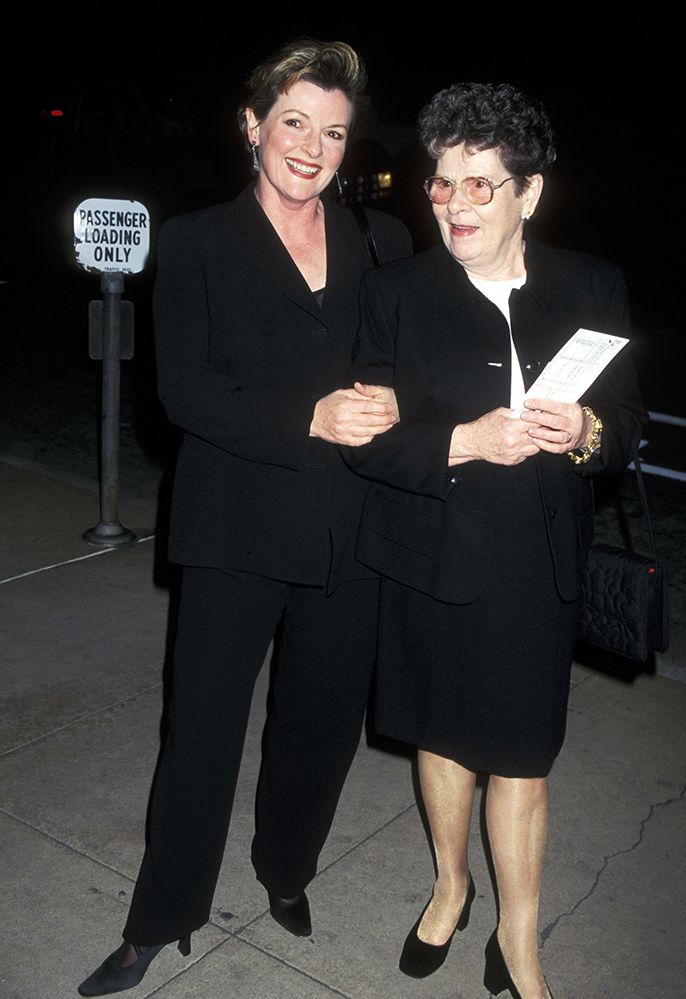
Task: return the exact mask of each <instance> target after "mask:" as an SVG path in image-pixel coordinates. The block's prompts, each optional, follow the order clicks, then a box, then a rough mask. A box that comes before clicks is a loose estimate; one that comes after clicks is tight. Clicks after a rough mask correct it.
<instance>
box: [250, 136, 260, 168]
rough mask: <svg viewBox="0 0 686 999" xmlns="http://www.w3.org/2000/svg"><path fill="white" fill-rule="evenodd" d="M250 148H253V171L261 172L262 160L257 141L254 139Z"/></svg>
mask: <svg viewBox="0 0 686 999" xmlns="http://www.w3.org/2000/svg"><path fill="white" fill-rule="evenodd" d="M250 148H251V149H252V172H253V173H259V172H260V161H259V159H258V157H257V143H256V142H255V141H254V140H253V141H252V142H251V143H250Z"/></svg>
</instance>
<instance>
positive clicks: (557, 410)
mask: <svg viewBox="0 0 686 999" xmlns="http://www.w3.org/2000/svg"><path fill="white" fill-rule="evenodd" d="M587 436H588V426H587V419H586V416H585V414H584V412H583V410H582V409H581V406H579V404H578V403H569V402H555V401H554V400H552V399H527V400H526V402H525V403H524V408H523V409H522V411H521V412H520V413H518V414H516V415H514V414H513V412H512V410H511V409H506V408H504V407H502V406H501V407H499V408H498V409H493V410H491V411H490V412H489V413H485V414H484V415H483V416H481V417H479V419H478V420H474V422H473V423H462V424H458V426H456V427H455V429H454V430H453V434H452V438H451V443H450V453H449V456H448V464H449V465H460V464H463V463H464V462H467V461H475V460H481V461H490V462H493V463H494V464H497V465H518V464H520V463H521V462H522V461H526V459H527V458H530V457H531V456H532V455H534V454H538V452H539V451H548V452H549V453H551V454H565V453H566V452H567V451H572V450H574V448H577V447H579V446H580V445H581V444H582V443H583V442H584V441H585V440H586V438H587Z"/></svg>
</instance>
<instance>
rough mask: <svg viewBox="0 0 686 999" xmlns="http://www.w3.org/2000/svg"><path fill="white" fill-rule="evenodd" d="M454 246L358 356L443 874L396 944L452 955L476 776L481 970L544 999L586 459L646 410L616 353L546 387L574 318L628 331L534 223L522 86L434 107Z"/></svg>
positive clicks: (380, 319)
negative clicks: (387, 422)
mask: <svg viewBox="0 0 686 999" xmlns="http://www.w3.org/2000/svg"><path fill="white" fill-rule="evenodd" d="M419 125H420V134H421V137H422V140H423V142H424V144H425V146H426V148H427V150H428V151H429V153H430V154H431V155H432V156H434V157H435V158H436V161H437V162H436V168H435V175H434V176H432V177H429V178H428V180H427V181H426V182H425V185H424V188H425V191H426V193H427V195H428V197H429V200H430V202H431V206H432V209H433V213H434V217H435V219H436V222H437V224H438V228H439V231H440V235H441V240H442V243H441V245H440V246H438V247H436V248H434V249H432V250H430V251H429V252H427V253H424V254H421V255H419V256H417V257H414V258H412V259H409V260H406V261H399V262H396V263H392V264H389V265H388V266H387V267H383V268H381V269H380V270H378V271H373V272H369V273H368V274H367V275H366V277H365V280H364V282H363V314H364V319H363V326H362V331H361V334H360V338H359V342H358V345H357V348H356V356H355V364H354V369H355V375H356V377H357V378H359V379H360V380H361V381H364V382H370V383H374V384H385V385H389V386H390V385H392V386H393V387H394V388H395V392H396V395H397V399H398V405H399V410H400V423H399V424H398V425H397V426H395V427H394V428H393V429H392V430H389V432H388V433H387V434H384V435H381V436H379V437H376V438H375V439H374V440H373V441H372V442H370V443H368V444H366V445H365V446H364V447H361V448H357V449H354V453H353V450H352V449H350V450H349V452H348V459H349V461H350V463H351V464H352V465H353V467H355V469H356V470H357V471H358V472H359V473H361V474H362V475H364V476H366V477H367V478H369V479H371V480H373V485H372V486H371V488H370V492H369V495H368V498H367V502H366V507H365V511H364V515H363V519H362V524H361V528H360V533H359V537H358V546H357V556H358V558H359V559H360V560H361V561H363V562H364V563H365V564H367V565H369V566H371V567H373V568H374V569H376V570H377V571H378V572H379V573H381V574H382V576H383V577H384V578H383V581H382V595H381V617H380V631H379V656H378V670H379V689H378V704H377V715H376V722H377V727H378V728H379V730H380V731H381V732H382V733H384V734H386V735H389V736H392V737H395V738H397V739H401V740H404V741H407V742H410V743H414V744H415V745H417V746H418V747H419V759H418V766H419V776H420V783H421V790H422V796H423V799H424V804H425V806H426V810H427V813H428V818H429V823H430V828H431V836H432V840H433V848H434V852H435V861H436V868H437V878H436V882H435V885H434V889H433V894H432V896H431V898H430V900H429V902H428V904H427V905H426V907H425V908H424V910H423V912H422V913H421V915H420V917H419V918H418V920H417V922H416V923H415V925H414V926H413V928H412V930H411V931H410V933H409V935H408V937H407V939H406V941H405V946H404V948H403V951H402V956H401V959H400V968H401V970H402V971H404V972H405V973H406V974H408V975H412V976H415V977H424V976H426V975H429V974H431V973H432V972H433V971H435V970H436V969H437V968H438V967H439V966H440V965H441V964H442V963H443V962H444V960H445V958H446V955H447V953H448V948H449V947H450V944H451V941H452V938H453V935H454V933H455V930H456V929H459V930H462V929H464V927H465V926H466V925H467V921H468V918H469V910H470V906H471V904H472V901H473V899H474V897H475V887H474V883H473V881H472V878H471V875H470V871H469V865H468V859H467V847H468V836H469V828H470V819H471V813H472V804H473V798H474V788H475V781H476V775H477V773H479V772H482V773H486V774H488V775H489V780H488V789H487V792H486V819H487V825H488V833H489V839H490V846H491V850H492V855H493V860H494V866H495V874H496V879H497V889H498V902H499V920H498V927H497V930H496V931H495V932H494V933H493V935H492V936H491V938H490V940H489V941H488V944H487V946H486V952H485V960H486V966H485V975H484V984H485V985H486V987H487V988H488V989H490V991H491V992H492V993H494V994H496V995H497V994H499V993H500V992H502V991H504V990H506V989H509V992H510V994H511V996H513V997H519V999H550V995H551V994H550V990H549V989H548V986H547V984H546V981H545V978H544V976H543V972H542V969H541V965H540V961H539V953H538V938H537V914H538V903H539V889H540V882H541V870H542V864H543V853H544V846H545V841H546V831H547V824H548V782H547V778H548V773H549V771H550V769H551V767H552V764H553V761H554V759H555V757H556V756H557V754H558V753H559V751H560V748H561V746H562V741H563V737H564V732H565V718H566V708H567V697H568V688H569V673H570V664H571V659H572V653H573V648H574V636H575V629H576V619H577V611H578V602H579V594H580V586H581V574H582V571H583V567H584V561H585V557H586V552H587V550H588V547H589V544H590V541H591V534H592V497H591V483H590V478H589V477H590V476H591V475H593V474H595V473H597V472H600V471H604V470H608V469H609V470H619V469H622V468H623V467H624V466H625V465H626V462H627V460H628V458H627V456H628V454H629V450H630V446H631V443H632V440H633V439H634V437H635V434H636V431H637V427H638V426H639V421H640V417H641V413H642V407H641V402H640V399H639V396H638V393H637V389H636V385H635V379H634V375H633V372H632V368H631V366H630V364H629V363H628V362H627V360H626V359H625V358H624V357H622V355H620V356H619V357H618V358H617V359H615V361H614V362H613V363H612V364H611V365H610V367H609V368H608V369H607V370H606V372H605V373H604V374H603V375H602V376H601V377H600V378H599V379H598V380H597V381H596V383H595V384H594V385H593V386H592V388H591V389H590V390H589V391H588V393H587V395H586V396H585V397H584V398H583V399H582V400H581V404H579V403H562V402H555V401H553V400H550V399H542V398H529V397H527V395H526V393H527V390H528V388H529V387H530V386H531V384H532V383H533V381H534V380H535V377H536V375H537V374H538V373H539V371H540V370H541V368H542V366H544V365H545V364H546V362H547V361H549V360H550V359H551V358H552V357H553V355H554V354H555V353H556V352H557V351H558V350H559V348H560V347H561V346H562V345H563V344H564V343H565V342H566V340H567V339H568V338H569V337H570V336H571V335H572V334H573V333H574V332H575V331H576V330H577V329H579V328H582V327H583V328H590V329H594V330H599V331H602V332H606V333H614V334H620V335H623V334H626V332H627V329H628V312H627V298H626V291H625V286H624V281H623V278H622V275H621V273H620V272H619V270H618V269H617V268H616V267H614V266H613V265H611V264H609V263H605V262H604V261H601V260H597V259H595V258H593V257H589V256H586V255H584V254H581V253H573V252H569V251H565V250H555V249H550V248H548V247H545V246H542V245H539V244H538V243H535V242H534V240H533V239H531V238H530V237H529V236H528V234H525V222H526V220H527V219H530V218H531V216H532V215H533V213H534V211H535V209H536V206H537V204H538V201H539V198H540V196H541V192H542V189H543V174H544V173H545V171H546V170H547V169H548V168H550V167H551V166H552V164H553V161H554V159H555V152H554V147H553V139H552V131H551V127H550V124H549V121H548V118H547V116H546V114H545V112H544V110H543V109H542V108H541V107H539V106H537V105H535V104H533V103H531V102H530V101H529V100H528V99H527V98H526V97H525V96H524V95H523V94H522V93H520V92H518V91H516V90H515V89H514V88H513V87H511V86H509V85H505V84H503V85H491V84H458V85H455V86H452V87H450V88H448V89H447V90H444V91H442V92H441V93H439V94H437V95H436V96H435V97H434V98H433V99H432V100H431V102H430V103H429V105H428V106H427V107H426V108H425V109H424V111H423V112H422V114H421V116H420V120H419Z"/></svg>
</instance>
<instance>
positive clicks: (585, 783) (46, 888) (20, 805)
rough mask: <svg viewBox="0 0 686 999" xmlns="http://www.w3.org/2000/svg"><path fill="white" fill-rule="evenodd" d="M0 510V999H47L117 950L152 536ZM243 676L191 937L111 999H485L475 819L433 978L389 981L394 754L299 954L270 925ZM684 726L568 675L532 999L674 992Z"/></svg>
mask: <svg viewBox="0 0 686 999" xmlns="http://www.w3.org/2000/svg"><path fill="white" fill-rule="evenodd" d="M151 495H152V493H151ZM0 504H1V506H2V524H1V527H2V532H3V535H4V536H5V537H4V540H3V546H2V548H3V571H2V573H1V574H0V576H1V578H2V580H4V582H3V583H2V584H1V585H0V602H1V604H2V607H1V610H0V615H1V617H0V622H1V623H0V627H1V628H2V634H3V639H2V680H1V689H0V694H1V696H2V704H3V711H2V715H1V722H0V843H1V844H2V878H3V889H2V892H1V893H0V920H1V922H0V925H1V926H2V930H1V931H0V996H1V997H2V999H66V997H71V996H76V985H77V984H78V982H80V981H81V980H82V979H83V978H84V977H85V976H86V975H87V974H89V973H90V972H91V971H92V970H93V968H94V967H95V966H96V965H97V964H98V963H99V961H100V960H101V959H102V958H103V957H104V956H105V955H106V954H107V953H108V952H109V951H110V950H112V949H113V948H114V947H115V946H116V945H117V943H118V941H119V938H120V933H121V927H122V924H123V921H124V917H125V913H126V909H127V905H128V902H129V899H130V895H131V890H132V888H133V879H134V878H135V875H136V872H137V868H138V863H139V861H140V856H141V852H142V848H143V835H144V818H145V802H146V797H147V792H148V788H149V783H150V778H151V775H152V770H153V766H154V763H155V759H156V755H157V750H158V735H159V716H160V709H161V703H162V693H163V688H162V665H163V658H164V647H165V635H166V613H167V603H168V593H167V591H166V590H165V589H163V588H160V587H158V586H156V584H155V581H154V572H153V569H154V558H155V549H154V545H155V541H154V540H148V541H141V542H140V543H138V544H136V545H134V546H131V547H129V548H126V549H123V550H121V551H109V552H105V553H94V552H93V551H92V550H91V549H89V548H88V547H87V546H86V545H85V544H84V543H83V542H82V540H81V533H82V531H83V530H85V529H86V528H87V527H90V526H92V525H93V524H94V523H96V521H97V519H98V516H97V496H96V494H95V492H94V491H93V490H92V489H89V488H83V487H80V486H79V485H76V484H73V483H71V484H70V483H68V482H64V481H59V480H58V479H55V478H48V477H46V476H43V475H40V474H39V473H38V472H37V471H36V470H35V469H34V470H27V468H23V469H22V468H19V467H17V466H12V465H0ZM155 514H156V510H155V501H154V499H152V498H150V497H149V496H145V495H144V496H142V497H141V498H138V499H131V498H129V499H126V500H124V501H123V502H122V521H123V522H124V523H125V524H126V526H128V527H132V528H133V529H135V530H136V531H138V532H139V535H140V536H143V537H145V536H149V535H150V534H151V533H152V530H153V527H154V522H155ZM677 658H678V657H677ZM672 661H673V662H675V653H674V652H673V653H672ZM680 666H681V667H683V666H684V663H683V662H681V663H679V662H676V663H675V668H678V667H680ZM266 672H267V671H266V670H263V673H262V676H261V678H260V681H259V684H258V688H257V691H256V696H255V700H254V705H253V712H252V717H251V722H250V728H249V732H248V737H247V743H246V751H245V757H244V763H243V768H242V771H241V777H240V782H239V787H238V793H237V798H236V806H235V811H234V817H233V822H232V827H231V832H230V835H229V843H228V846H227V852H226V857H225V862H224V867H223V870H222V874H221V878H220V881H219V886H218V890H217V894H216V897H215V904H214V908H213V913H212V920H211V922H210V923H209V925H208V926H206V927H205V928H204V929H203V930H202V931H200V932H198V933H197V934H195V935H194V937H193V952H192V955H191V957H190V958H188V959H185V958H182V957H181V956H180V955H179V954H178V953H177V952H176V951H175V950H173V949H172V948H167V949H166V950H164V951H163V952H162V954H161V955H160V956H159V958H157V959H156V960H155V962H154V963H153V964H152V966H151V968H150V971H149V972H148V974H147V976H146V977H145V979H144V981H143V983H142V984H141V985H140V986H139V987H138V988H137V989H134V990H131V992H129V993H127V994H128V995H130V996H131V999H140V997H143V996H150V995H155V996H159V997H161V999H192V997H203V999H222V997H226V999H325V997H331V996H342V997H349V999H410V997H413V999H429V997H430V999H485V997H486V996H487V993H486V991H485V989H484V988H483V985H482V984H481V978H482V974H483V947H484V945H485V943H486V940H487V938H488V936H489V934H490V932H491V930H492V929H493V927H494V926H495V906H494V901H493V887H492V883H491V877H490V875H489V872H488V866H487V863H486V859H485V855H484V849H483V843H482V829H481V825H480V822H479V816H478V815H477V816H476V817H475V822H474V828H473V834H472V861H471V863H472V871H473V874H474V879H475V881H476V885H477V899H476V903H475V905H474V908H473V910H472V919H471V922H470V926H469V928H468V930H467V931H466V932H465V933H464V934H462V935H459V937H458V938H457V939H456V940H455V941H454V943H453V947H452V949H451V952H450V955H449V957H448V960H447V961H446V963H445V965H444V967H443V968H442V969H441V970H440V971H439V972H437V973H436V974H435V975H433V976H432V977H431V978H429V979H427V980H424V981H414V980H411V979H408V978H405V977H404V976H403V975H401V974H400V972H399V971H398V970H397V959H398V954H399V950H400V946H401V944H402V941H403V939H404V937H405V934H406V933H407V930H408V929H409V927H410V926H411V925H412V923H413V922H414V920H415V919H416V917H417V915H418V913H419V911H420V910H421V908H422V906H423V905H424V903H425V901H426V899H427V897H428V894H429V892H430V889H431V884H432V876H433V875H432V866H431V860H430V854H429V850H428V847H427V843H426V838H425V835H424V832H423V829H422V825H421V821H420V819H419V815H418V812H417V808H416V805H415V800H414V794H413V789H412V781H411V774H410V764H409V762H408V758H407V757H406V756H403V755H400V754H395V755H394V754H391V753H388V752H383V751H381V750H379V749H376V748H372V747H370V746H368V745H367V744H366V740H363V743H362V745H361V746H360V750H359V752H358V755H357V758H356V761H355V764H354V767H353V769H352V771H351V774H350V778H349V780H348V783H347V785H346V788H345V791H344V794H343V797H342V799H341V803H340V807H339V810H338V814H337V818H336V822H335V825H334V828H333V830H332V833H331V835H330V837H329V840H328V843H327V845H326V848H325V850H324V853H323V855H322V858H321V864H320V872H319V874H318V876H317V877H316V879H315V880H314V882H313V883H312V885H311V886H310V889H309V895H310V900H311V904H312V912H313V922H314V934H313V936H312V937H311V938H310V939H296V938H294V937H291V936H290V935H288V934H287V933H286V932H285V931H283V930H282V929H281V928H280V927H279V926H277V925H276V923H274V922H273V920H272V919H271V918H270V916H269V914H268V912H267V906H266V896H265V893H264V891H263V889H262V888H261V887H260V885H259V884H258V883H257V882H256V880H255V878H254V874H253V872H252V868H251V867H250V862H249V846H250V839H251V835H252V826H253V793H254V787H255V781H256V776H257V771H258V766H259V746H260V733H261V727H262V723H263V718H264V701H265V692H266ZM685 718H686V684H683V683H678V682H675V681H674V680H671V679H666V678H664V677H660V676H652V675H648V674H639V675H636V676H632V677H629V678H628V679H627V678H624V679H617V678H612V677H610V676H608V675H606V674H603V673H601V672H598V671H595V670H594V669H591V668H589V667H587V666H575V668H574V682H573V689H572V693H571V699H570V705H569V733H568V738H567V742H566V744H565V748H564V750H563V753H562V755H561V757H560V759H559V761H558V763H557V764H556V767H555V769H554V771H553V777H552V822H551V832H550V843H549V852H548V858H547V867H546V875H545V882H544V889H543V897H542V903H541V921H540V923H541V930H542V938H543V960H544V967H545V969H546V973H547V975H548V978H549V982H550V985H551V988H552V989H553V992H554V994H555V997H556V999H600V997H606V999H653V997H654V999H667V997H669V999H677V997H679V996H686V958H685V957H684V946H683V923H684V912H685V911H686V905H685V902H686V900H685V898H684V894H685V892H684V874H685V873H686V859H685V857H686V850H685V846H686V842H685V839H686V837H685V836H684V828H685V826H684V810H685V802H684V791H685V788H686V774H685V767H684V743H685V742H686V736H685V734H684V731H685V726H684V720H685Z"/></svg>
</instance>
